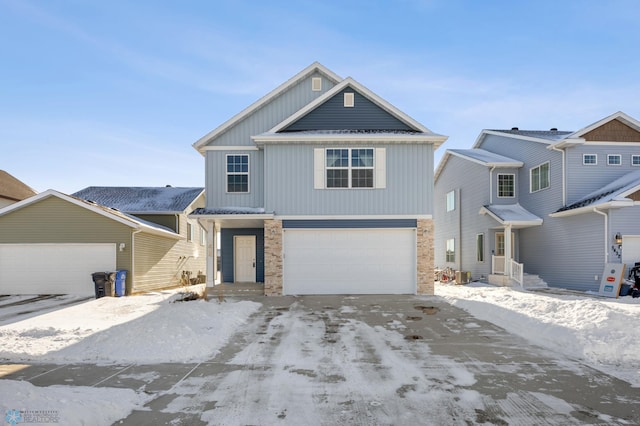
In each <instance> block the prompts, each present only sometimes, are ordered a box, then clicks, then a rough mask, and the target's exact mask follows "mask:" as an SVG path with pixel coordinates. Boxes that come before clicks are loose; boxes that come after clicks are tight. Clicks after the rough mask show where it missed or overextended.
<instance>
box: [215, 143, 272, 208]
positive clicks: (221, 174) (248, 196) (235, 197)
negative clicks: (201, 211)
mask: <svg viewBox="0 0 640 426" xmlns="http://www.w3.org/2000/svg"><path fill="white" fill-rule="evenodd" d="M229 154H242V155H248V156H249V192H227V162H226V161H227V155H229ZM264 173H265V171H264V151H262V150H259V151H258V150H251V151H207V154H206V188H207V206H208V207H209V208H215V207H225V206H226V207H262V206H264V179H263V176H264Z"/></svg>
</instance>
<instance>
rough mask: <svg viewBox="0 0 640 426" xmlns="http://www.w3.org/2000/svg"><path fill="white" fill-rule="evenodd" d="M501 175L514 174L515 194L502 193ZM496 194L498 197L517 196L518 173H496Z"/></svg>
mask: <svg viewBox="0 0 640 426" xmlns="http://www.w3.org/2000/svg"><path fill="white" fill-rule="evenodd" d="M500 176H513V195H500ZM496 194H497V196H498V198H516V175H515V173H498V174H497V175H496Z"/></svg>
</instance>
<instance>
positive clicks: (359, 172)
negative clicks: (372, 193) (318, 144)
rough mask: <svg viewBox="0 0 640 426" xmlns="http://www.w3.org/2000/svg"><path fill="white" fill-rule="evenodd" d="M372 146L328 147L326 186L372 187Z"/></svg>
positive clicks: (326, 155) (326, 154)
mask: <svg viewBox="0 0 640 426" xmlns="http://www.w3.org/2000/svg"><path fill="white" fill-rule="evenodd" d="M373 157H374V149H373V148H328V149H327V150H326V153H325V161H326V163H325V164H326V177H327V178H326V179H327V180H326V185H327V188H373V168H374V167H373V166H374V158H373Z"/></svg>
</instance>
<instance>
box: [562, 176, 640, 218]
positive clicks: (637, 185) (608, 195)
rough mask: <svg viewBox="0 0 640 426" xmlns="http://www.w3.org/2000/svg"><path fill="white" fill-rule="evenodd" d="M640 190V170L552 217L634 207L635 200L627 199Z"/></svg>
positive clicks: (570, 205)
mask: <svg viewBox="0 0 640 426" xmlns="http://www.w3.org/2000/svg"><path fill="white" fill-rule="evenodd" d="M638 190H640V170H637V171H634V172H631V173H627V174H626V175H624V176H621V177H619V178H618V179H615V180H613V181H612V182H610V183H609V184H607V185H605V186H603V187H602V188H600V189H598V190H596V191H593V192H591V193H589V194H587V195H586V196H585V197H583V198H581V199H580V200H578V201H576V202H575V203H571V204H569V205H568V206H564V207H561V208H560V209H558V210H557V211H555V212H554V213H551V214H550V216H552V217H558V216H571V215H575V214H580V213H587V212H592V211H593V209H594V208H598V207H600V208H616V207H627V206H631V205H633V200H631V199H629V198H627V196H629V195H630V194H632V193H634V192H636V191H638Z"/></svg>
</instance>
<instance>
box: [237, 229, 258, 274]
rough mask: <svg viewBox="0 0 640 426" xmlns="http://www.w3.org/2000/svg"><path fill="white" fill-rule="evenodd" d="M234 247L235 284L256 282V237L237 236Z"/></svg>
mask: <svg viewBox="0 0 640 426" xmlns="http://www.w3.org/2000/svg"><path fill="white" fill-rule="evenodd" d="M233 247H234V260H235V261H234V282H238V283H254V282H256V236H255V235H236V236H235V237H234V239H233Z"/></svg>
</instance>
